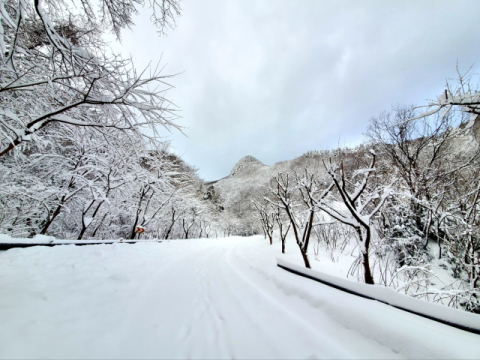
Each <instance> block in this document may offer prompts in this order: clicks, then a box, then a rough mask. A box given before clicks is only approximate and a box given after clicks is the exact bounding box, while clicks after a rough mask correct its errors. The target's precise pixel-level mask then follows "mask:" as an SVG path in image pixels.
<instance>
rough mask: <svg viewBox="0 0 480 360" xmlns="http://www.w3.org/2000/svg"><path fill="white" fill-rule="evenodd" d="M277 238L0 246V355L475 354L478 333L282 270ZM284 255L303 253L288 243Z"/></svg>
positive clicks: (478, 351) (478, 349) (479, 354)
mask: <svg viewBox="0 0 480 360" xmlns="http://www.w3.org/2000/svg"><path fill="white" fill-rule="evenodd" d="M277 245H279V244H275V246H269V245H267V242H266V241H265V240H264V239H263V237H252V238H247V239H245V238H230V239H218V240H212V239H210V240H208V239H207V240H205V239H204V240H191V241H163V242H162V243H151V244H145V243H144V244H136V245H127V244H114V245H95V246H83V247H75V246H70V245H67V246H57V247H53V248H48V247H33V248H28V249H13V250H8V251H6V252H2V253H0V283H1V286H0V358H203V359H205V358H209V359H212V358H243V359H245V358H256V359H259V358H264V359H265V358H268V359H273V358H275V359H279V358H289V359H292V358H295V359H300V358H302V359H305V358H309V359H317V358H341V359H346V358H369V359H373V358H382V359H385V358H416V359H418V358H437V359H438V358H464V359H465V358H479V357H480V347H479V346H478V343H479V340H480V337H479V336H478V335H474V334H471V333H467V332H464V331H461V330H458V329H455V328H451V327H449V326H446V325H443V324H439V323H436V322H433V321H431V320H428V319H424V318H421V317H418V316H416V315H413V314H409V313H405V312H403V311H401V310H398V309H395V308H393V307H390V306H387V305H385V304H382V303H379V302H376V301H371V300H367V299H362V298H359V297H356V296H353V295H350V294H346V293H344V292H341V291H338V290H335V289H333V288H330V287H328V286H325V285H322V284H320V283H316V282H313V281H311V280H309V279H305V278H301V277H298V276H297V275H294V274H291V273H289V272H286V271H284V270H282V269H280V268H279V267H277V266H276V260H275V258H276V256H282V255H281V254H280V246H277ZM292 245H293V244H292ZM286 257H287V258H288V259H289V261H290V260H295V259H293V258H298V259H297V260H299V261H301V259H300V256H299V253H298V249H296V248H295V247H294V246H289V247H288V248H287V255H286ZM472 316H475V315H472Z"/></svg>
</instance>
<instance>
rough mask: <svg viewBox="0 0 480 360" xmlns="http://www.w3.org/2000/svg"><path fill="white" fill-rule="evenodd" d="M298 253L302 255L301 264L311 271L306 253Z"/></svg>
mask: <svg viewBox="0 0 480 360" xmlns="http://www.w3.org/2000/svg"><path fill="white" fill-rule="evenodd" d="M300 252H301V253H302V257H303V262H304V263H305V267H306V268H308V269H311V267H310V262H309V261H308V255H307V253H306V252H304V251H303V250H302V249H300Z"/></svg>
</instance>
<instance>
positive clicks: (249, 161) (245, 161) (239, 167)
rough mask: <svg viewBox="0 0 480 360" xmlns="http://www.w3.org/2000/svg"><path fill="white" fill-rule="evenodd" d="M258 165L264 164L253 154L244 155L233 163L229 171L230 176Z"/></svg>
mask: <svg viewBox="0 0 480 360" xmlns="http://www.w3.org/2000/svg"><path fill="white" fill-rule="evenodd" d="M258 166H265V164H263V163H262V162H261V161H260V160H257V159H256V158H254V157H253V156H250V155H247V156H244V157H243V158H241V159H240V161H239V162H237V163H236V164H235V166H234V167H233V169H232V171H230V176H234V175H236V174H238V173H241V172H244V171H245V170H247V169H250V168H252V167H258Z"/></svg>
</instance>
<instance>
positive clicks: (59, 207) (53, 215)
mask: <svg viewBox="0 0 480 360" xmlns="http://www.w3.org/2000/svg"><path fill="white" fill-rule="evenodd" d="M63 203H64V201H63V199H62V201H61V202H60V205H58V206H57V208H56V209H55V211H54V213H53V214H52V217H51V218H50V220H48V221H47V223H46V224H45V226H44V227H43V229H42V231H41V232H40V234H41V235H45V234H46V233H47V230H48V228H49V227H50V225H52V222H53V220H55V218H56V217H57V216H58V214H60V210H62V205H63Z"/></svg>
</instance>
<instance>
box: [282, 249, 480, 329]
mask: <svg viewBox="0 0 480 360" xmlns="http://www.w3.org/2000/svg"><path fill="white" fill-rule="evenodd" d="M277 265H278V266H279V267H281V268H283V269H285V270H287V271H290V272H293V273H296V274H298V275H301V276H305V277H308V278H310V279H312V280H316V281H319V282H321V283H323V284H326V285H329V286H332V287H334V288H337V289H339V290H342V291H345V292H348V293H350V294H354V295H358V296H361V297H364V298H367V299H371V300H377V301H380V302H382V303H385V304H388V305H391V306H394V307H396V308H399V309H402V310H405V311H408V312H411V313H413V314H416V315H420V316H423V317H426V318H428V319H431V320H435V321H439V322H441V323H444V324H447V325H450V326H454V327H456V328H459V329H462V330H466V331H469V332H472V333H475V334H480V315H476V314H472V313H468V312H465V311H462V310H457V309H453V308H450V307H446V306H443V305H438V304H434V303H429V302H426V301H423V300H418V299H415V298H412V297H410V296H407V295H404V294H400V293H398V292H396V291H395V290H393V289H392V288H388V287H385V286H380V285H367V284H362V283H358V282H354V281H350V280H347V279H341V278H338V277H336V276H332V275H329V274H324V273H321V272H319V271H316V270H312V269H307V268H305V267H302V266H298V265H294V264H291V263H289V262H287V261H285V260H283V259H280V258H277Z"/></svg>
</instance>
